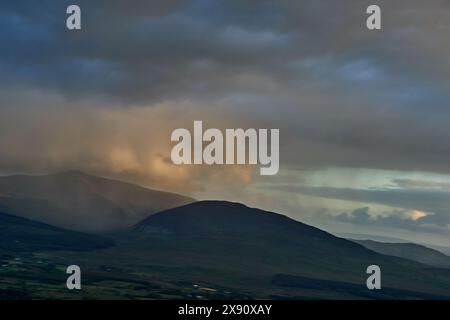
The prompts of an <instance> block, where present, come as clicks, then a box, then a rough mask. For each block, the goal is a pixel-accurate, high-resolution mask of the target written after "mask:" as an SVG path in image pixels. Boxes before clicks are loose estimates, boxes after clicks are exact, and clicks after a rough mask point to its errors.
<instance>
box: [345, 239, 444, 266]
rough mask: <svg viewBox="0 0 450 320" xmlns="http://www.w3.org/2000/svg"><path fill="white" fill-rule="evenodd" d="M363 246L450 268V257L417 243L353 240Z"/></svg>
mask: <svg viewBox="0 0 450 320" xmlns="http://www.w3.org/2000/svg"><path fill="white" fill-rule="evenodd" d="M352 241H353V242H356V243H359V244H361V245H362V246H364V247H366V248H368V249H370V250H373V251H375V252H379V253H382V254H386V255H389V256H394V257H400V258H404V259H410V260H413V261H417V262H420V263H423V264H427V265H430V266H433V267H439V268H450V257H449V256H446V255H445V254H443V253H441V252H439V251H437V250H434V249H431V248H427V247H425V246H422V245H418V244H415V243H384V242H377V241H373V240H352Z"/></svg>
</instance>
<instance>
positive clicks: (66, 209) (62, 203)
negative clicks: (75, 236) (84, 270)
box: [0, 171, 194, 232]
mask: <svg viewBox="0 0 450 320" xmlns="http://www.w3.org/2000/svg"><path fill="white" fill-rule="evenodd" d="M192 201H194V200H193V199H191V198H188V197H184V196H181V195H177V194H173V193H168V192H162V191H155V190H151V189H147V188H144V187H140V186H137V185H133V184H130V183H125V182H120V181H116V180H111V179H106V178H101V177H97V176H92V175H89V174H86V173H83V172H79V171H69V172H62V173H56V174H50V175H42V176H27V175H13V176H6V177H0V210H3V211H5V212H8V213H11V214H14V215H17V216H21V217H25V218H29V219H32V220H37V221H42V222H45V223H48V224H51V225H54V226H59V227H63V228H67V229H70V230H77V231H85V232H105V231H111V230H117V229H123V228H127V227H129V226H132V225H134V224H135V223H137V222H138V221H140V220H142V219H144V218H145V217H147V216H148V215H150V214H152V213H155V212H157V211H160V210H164V209H167V208H172V207H176V206H180V205H183V204H186V203H190V202H192Z"/></svg>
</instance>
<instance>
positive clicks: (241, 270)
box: [127, 201, 450, 298]
mask: <svg viewBox="0 0 450 320" xmlns="http://www.w3.org/2000/svg"><path fill="white" fill-rule="evenodd" d="M131 235H132V236H130V237H129V238H128V244H127V245H130V246H133V247H134V248H139V249H136V250H143V251H142V252H145V254H146V255H149V256H151V257H152V261H154V262H155V261H158V263H161V264H165V263H169V262H170V263H172V264H175V265H182V266H184V267H186V268H194V267H198V268H200V267H201V268H205V271H204V274H205V275H206V274H208V273H209V272H210V273H211V274H220V275H222V276H223V277H224V279H222V281H223V283H227V282H230V281H237V282H239V280H235V279H234V278H235V277H238V278H240V279H241V280H240V281H242V283H243V284H242V286H243V287H245V285H244V283H245V281H250V280H248V279H252V281H256V280H255V279H258V280H257V281H256V282H258V283H259V284H264V283H265V284H266V286H268V287H270V290H272V292H276V291H277V290H281V288H291V289H293V290H297V294H299V295H300V294H304V295H305V296H308V297H311V296H316V295H317V296H321V297H329V298H333V297H340V298H354V297H359V298H361V297H365V298H398V297H402V298H405V297H407V298H430V297H432V298H437V297H449V296H450V291H449V290H450V279H449V278H448V277H447V278H445V279H444V278H442V279H440V278H436V277H435V276H434V275H433V273H432V272H429V271H428V270H427V269H426V266H425V265H423V264H420V263H417V262H414V261H410V260H405V259H400V258H397V257H392V256H387V255H383V254H379V253H376V252H374V251H372V250H369V249H367V248H365V247H364V246H361V245H359V244H357V243H354V242H352V241H349V240H346V239H343V238H338V237H336V236H333V235H331V234H329V233H327V232H325V231H322V230H320V229H317V228H315V227H312V226H309V225H306V224H303V223H301V222H298V221H295V220H293V219H290V218H288V217H286V216H283V215H280V214H276V213H272V212H267V211H263V210H259V209H254V208H249V207H247V206H245V205H242V204H238V203H230V202H223V201H200V202H196V203H192V204H188V205H185V206H182V207H178V208H174V209H169V210H165V211H163V212H160V213H156V214H154V215H152V216H150V217H148V218H146V219H145V220H143V221H142V222H140V223H138V224H137V225H136V226H134V227H133V228H132V230H131ZM370 265H378V266H380V268H381V270H382V274H383V290H382V291H377V292H375V291H370V290H368V289H367V287H366V279H367V277H368V276H367V274H366V269H367V267H368V266H370ZM207 270H210V271H207ZM411 278H414V281H411ZM230 279H234V280H230ZM245 279H247V280H245ZM305 279H307V281H306V280H305ZM216 281H221V280H220V277H219V279H216ZM269 284H270V285H269ZM247 285H249V284H247ZM277 288H278V289H277ZM259 290H261V291H264V290H268V289H267V287H265V288H264V289H263V288H260V289H259Z"/></svg>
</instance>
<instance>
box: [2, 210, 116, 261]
mask: <svg viewBox="0 0 450 320" xmlns="http://www.w3.org/2000/svg"><path fill="white" fill-rule="evenodd" d="M113 244H114V243H113V242H112V241H111V240H109V239H106V238H104V237H100V236H96V235H89V234H84V233H81V232H75V231H69V230H64V229H60V228H56V227H53V226H50V225H47V224H44V223H40V222H36V221H32V220H28V219H24V218H20V217H16V216H12V215H9V214H6V213H1V212H0V249H2V250H6V251H12V252H16V253H17V252H21V251H27V252H28V251H33V250H37V251H39V250H70V251H84V250H93V249H105V248H108V247H111V246H112V245H113Z"/></svg>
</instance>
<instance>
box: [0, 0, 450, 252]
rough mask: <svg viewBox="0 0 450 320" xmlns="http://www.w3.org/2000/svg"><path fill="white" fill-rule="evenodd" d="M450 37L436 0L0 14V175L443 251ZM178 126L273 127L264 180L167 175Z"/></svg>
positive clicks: (186, 2) (448, 182)
mask: <svg viewBox="0 0 450 320" xmlns="http://www.w3.org/2000/svg"><path fill="white" fill-rule="evenodd" d="M70 4H78V5H79V6H80V7H81V11H82V30H80V31H75V32H74V31H68V30H67V29H66V27H65V23H66V18H67V15H66V12H65V11H66V8H67V6H68V5H70ZM370 4H378V5H379V6H380V7H381V9H382V30H379V31H369V30H368V29H367V28H366V27H365V21H366V18H367V15H366V8H367V7H368V6H369V5H370ZM449 34H450V1H447V0H430V1H426V2H425V1H418V0H396V1H365V0H351V1H350V0H339V1H331V0H329V1H324V0H314V1H313V0H309V1H303V0H296V1H287V0H258V1H256V0H254V1H250V0H215V1H212V0H173V1H171V0H164V1H163V0H154V1H141V0H135V1H133V5H131V4H130V2H127V1H119V0H108V1H106V0H97V1H87V0H78V1H65V0H63V1H61V0H59V1H56V0H54V1H50V0H41V1H23V0H17V1H2V2H1V3H0V174H3V175H7V174H14V173H29V174H41V173H50V172H56V171H64V170H72V169H78V170H83V171H86V172H89V173H92V174H98V175H103V176H108V177H112V178H117V179H121V180H126V181H130V182H133V183H137V184H140V185H143V186H147V187H151V188H156V189H163V190H169V191H173V192H178V193H182V194H187V195H191V196H194V197H196V198H198V199H226V200H231V201H240V202H244V203H246V204H249V205H251V206H255V207H260V208H264V209H269V210H274V211H277V212H280V213H283V214H287V215H289V216H290V217H293V218H295V219H298V220H300V221H305V222H308V223H311V224H313V225H316V226H319V227H322V228H325V229H326V230H328V231H332V232H349V233H368V234H376V235H385V236H391V237H397V238H402V239H407V240H411V241H420V242H426V243H433V244H439V245H448V246H450V237H449V236H450V197H449V196H450V165H449V159H450V145H449V143H448V142H449V141H450V126H449V123H450V60H449V59H448V57H449V56H450V41H448V35H449ZM194 120H203V123H204V126H205V127H211V128H222V129H224V128H279V129H280V172H279V174H278V175H276V176H266V177H262V176H260V175H259V174H258V172H259V170H258V167H254V166H227V167H225V166H213V167H207V166H175V165H173V164H172V163H171V161H170V149H171V147H172V144H171V142H170V133H171V132H172V131H173V130H174V129H176V128H192V125H193V121H194Z"/></svg>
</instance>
